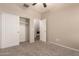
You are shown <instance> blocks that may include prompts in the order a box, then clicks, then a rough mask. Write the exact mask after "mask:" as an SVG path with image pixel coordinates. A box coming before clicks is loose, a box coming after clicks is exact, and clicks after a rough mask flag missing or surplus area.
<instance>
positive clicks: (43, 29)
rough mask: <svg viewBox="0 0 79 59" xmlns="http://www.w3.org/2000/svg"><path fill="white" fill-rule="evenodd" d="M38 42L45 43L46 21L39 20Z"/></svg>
mask: <svg viewBox="0 0 79 59" xmlns="http://www.w3.org/2000/svg"><path fill="white" fill-rule="evenodd" d="M40 40H41V41H44V42H46V19H43V20H40Z"/></svg>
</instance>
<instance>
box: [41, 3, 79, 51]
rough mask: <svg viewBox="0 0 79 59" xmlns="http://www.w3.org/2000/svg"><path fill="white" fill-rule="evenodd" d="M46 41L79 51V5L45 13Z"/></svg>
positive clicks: (71, 5)
mask: <svg viewBox="0 0 79 59" xmlns="http://www.w3.org/2000/svg"><path fill="white" fill-rule="evenodd" d="M43 16H44V18H46V19H47V41H49V42H54V43H59V44H62V45H65V46H69V47H72V48H76V49H79V5H75V4H70V5H67V6H64V7H62V8H60V9H57V10H53V9H52V10H51V11H50V12H48V13H45V14H44V15H43Z"/></svg>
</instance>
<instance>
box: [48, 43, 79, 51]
mask: <svg viewBox="0 0 79 59" xmlns="http://www.w3.org/2000/svg"><path fill="white" fill-rule="evenodd" d="M48 43H51V44H54V45H57V46H61V47H64V48H67V49H70V50H74V51H77V52H79V50H78V49H76V48H71V47H68V46H65V45H62V44H59V43H55V42H48Z"/></svg>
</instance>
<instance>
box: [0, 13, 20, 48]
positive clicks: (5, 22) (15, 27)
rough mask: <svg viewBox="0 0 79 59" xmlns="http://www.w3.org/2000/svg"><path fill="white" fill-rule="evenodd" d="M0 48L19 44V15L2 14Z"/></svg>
mask: <svg viewBox="0 0 79 59" xmlns="http://www.w3.org/2000/svg"><path fill="white" fill-rule="evenodd" d="M1 41H2V44H1V45H2V46H1V47H2V48H5V47H11V46H16V45H19V17H18V16H16V15H13V14H8V13H3V14H2V40H1Z"/></svg>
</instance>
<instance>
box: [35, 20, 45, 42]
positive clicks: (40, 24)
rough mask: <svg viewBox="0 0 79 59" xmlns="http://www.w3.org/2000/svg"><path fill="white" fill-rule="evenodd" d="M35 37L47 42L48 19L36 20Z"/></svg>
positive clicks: (37, 39)
mask: <svg viewBox="0 0 79 59" xmlns="http://www.w3.org/2000/svg"><path fill="white" fill-rule="evenodd" d="M34 39H35V41H43V42H46V19H43V20H34Z"/></svg>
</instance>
